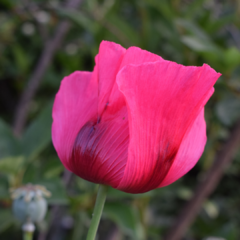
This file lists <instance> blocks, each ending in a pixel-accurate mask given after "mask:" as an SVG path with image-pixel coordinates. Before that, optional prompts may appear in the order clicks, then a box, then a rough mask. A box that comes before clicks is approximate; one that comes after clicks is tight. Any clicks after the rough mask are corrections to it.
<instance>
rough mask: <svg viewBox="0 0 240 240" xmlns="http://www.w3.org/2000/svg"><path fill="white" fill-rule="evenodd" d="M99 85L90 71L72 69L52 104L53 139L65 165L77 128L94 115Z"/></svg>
mask: <svg viewBox="0 0 240 240" xmlns="http://www.w3.org/2000/svg"><path fill="white" fill-rule="evenodd" d="M97 104H98V85H97V81H96V79H94V78H92V73H90V72H79V71H77V72H74V73H72V74H71V75H69V76H68V77H65V78H64V79H63V80H62V82H61V86H60V89H59V91H58V93H57V95H56V97H55V101H54V106H53V113H52V114H53V124H52V140H53V145H54V147H55V149H56V151H57V153H58V156H59V158H60V160H61V161H62V163H63V164H64V166H65V167H66V168H67V169H69V170H70V171H72V169H70V165H69V160H70V158H69V157H70V155H71V151H72V147H73V144H74V141H75V138H76V137H77V134H78V132H79V130H80V129H81V128H82V126H83V125H84V124H85V123H86V122H87V121H88V120H89V119H93V118H97V107H98V105H97Z"/></svg>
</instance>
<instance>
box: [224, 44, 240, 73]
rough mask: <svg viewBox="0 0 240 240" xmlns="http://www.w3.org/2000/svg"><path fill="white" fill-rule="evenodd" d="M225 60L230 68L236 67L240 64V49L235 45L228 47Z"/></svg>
mask: <svg viewBox="0 0 240 240" xmlns="http://www.w3.org/2000/svg"><path fill="white" fill-rule="evenodd" d="M223 60H224V62H225V64H226V65H227V67H228V68H230V69H234V68H235V67H237V66H238V65H239V64H240V51H239V50H238V49H237V48H235V47H231V48H229V49H227V50H226V51H225V56H224V59H223Z"/></svg>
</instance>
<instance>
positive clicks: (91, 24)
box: [57, 8, 99, 34]
mask: <svg viewBox="0 0 240 240" xmlns="http://www.w3.org/2000/svg"><path fill="white" fill-rule="evenodd" d="M57 12H58V13H59V14H60V16H63V17H67V18H68V19H70V20H71V21H73V22H74V23H76V24H77V25H79V26H81V27H83V28H84V29H86V30H87V31H89V32H91V33H94V34H96V33H97V31H98V30H99V24H98V23H97V22H96V21H94V20H92V19H91V18H90V17H88V16H87V15H86V14H85V13H83V12H81V11H77V10H66V9H63V8H59V9H57Z"/></svg>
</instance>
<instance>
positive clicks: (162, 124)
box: [52, 41, 221, 193]
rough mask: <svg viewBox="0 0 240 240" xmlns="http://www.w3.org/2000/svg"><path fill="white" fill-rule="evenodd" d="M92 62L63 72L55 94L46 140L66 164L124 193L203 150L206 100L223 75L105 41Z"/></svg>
mask: <svg viewBox="0 0 240 240" xmlns="http://www.w3.org/2000/svg"><path fill="white" fill-rule="evenodd" d="M95 62H96V65H95V67H94V70H93V72H83V71H76V72H74V73H72V74H71V75H69V76H68V77H65V78H64V79H63V80H62V82H61V86H60V89H59V91H58V93H57V95H56V98H55V101H54V106H53V124H52V140H53V144H54V147H55V149H56V151H57V153H58V156H59V158H60V160H61V161H62V163H63V164H64V166H65V167H66V168H67V169H68V170H70V171H72V172H74V173H75V174H76V175H78V176H80V177H81V178H84V179H85V180H88V181H91V182H94V183H100V184H105V185H110V186H112V187H113V188H116V189H119V190H122V191H125V192H129V193H143V192H147V191H150V190H152V189H155V188H159V187H163V186H166V185H168V184H171V183H172V182H174V181H176V180H177V179H179V178H180V177H181V176H183V175H184V174H185V173H187V172H188V171H189V170H190V169H191V168H192V167H193V166H194V165H195V164H196V163H197V161H198V160H199V158H200V156H201V155H202V153H203V150H204V147H205V144H206V139H207V138H206V123H205V120H204V106H205V104H206V103H207V101H208V99H209V98H210V96H211V95H212V94H213V92H214V88H213V85H214V84H215V82H216V81H217V79H218V78H219V76H220V75H221V74H220V73H217V72H216V71H215V70H213V69H212V68H211V67H209V66H208V65H207V64H204V65H203V66H202V67H194V66H183V65H180V64H177V63H175V62H171V61H166V60H164V59H163V58H161V57H160V56H157V55H155V54H152V53H150V52H147V51H144V50H141V49H140V48H137V47H130V48H129V49H125V48H123V47H121V46H120V45H118V44H115V43H112V42H107V41H103V42H102V43H101V44H100V48H99V53H98V55H97V56H96V58H95Z"/></svg>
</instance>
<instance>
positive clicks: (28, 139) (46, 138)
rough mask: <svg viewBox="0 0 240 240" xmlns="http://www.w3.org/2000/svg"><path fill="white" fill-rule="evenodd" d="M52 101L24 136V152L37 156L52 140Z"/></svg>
mask: <svg viewBox="0 0 240 240" xmlns="http://www.w3.org/2000/svg"><path fill="white" fill-rule="evenodd" d="M51 125H52V101H51V102H50V104H48V105H47V106H46V108H45V109H43V111H42V112H41V113H40V115H39V116H38V117H37V118H36V119H35V120H34V121H33V122H32V123H31V125H30V126H29V127H28V128H27V130H26V131H25V132H24V134H23V137H22V141H21V144H22V149H23V154H24V155H25V156H27V157H30V158H32V157H35V156H37V155H38V154H39V153H40V152H41V151H42V150H43V149H44V148H45V147H46V146H47V145H48V144H49V143H50V142H51Z"/></svg>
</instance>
